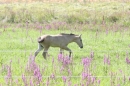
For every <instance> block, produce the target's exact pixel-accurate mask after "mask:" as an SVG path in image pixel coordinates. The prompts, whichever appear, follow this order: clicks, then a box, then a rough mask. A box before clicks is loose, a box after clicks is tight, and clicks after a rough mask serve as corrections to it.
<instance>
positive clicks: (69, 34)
mask: <svg viewBox="0 0 130 86" xmlns="http://www.w3.org/2000/svg"><path fill="white" fill-rule="evenodd" d="M60 34H61V35H75V34H73V33H70V34H68V33H60Z"/></svg>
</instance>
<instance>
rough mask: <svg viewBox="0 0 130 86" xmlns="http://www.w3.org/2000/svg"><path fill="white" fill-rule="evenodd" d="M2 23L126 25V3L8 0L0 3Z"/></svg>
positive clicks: (127, 4) (127, 18)
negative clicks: (12, 0)
mask: <svg viewBox="0 0 130 86" xmlns="http://www.w3.org/2000/svg"><path fill="white" fill-rule="evenodd" d="M0 10H1V13H0V21H1V22H2V23H26V22H30V23H41V24H45V23H52V22H56V21H58V22H66V23H67V24H106V25H110V24H113V23H118V24H119V25H120V26H124V27H129V26H130V21H129V19H130V17H129V12H130V4H129V3H125V2H124V3H121V2H111V3H108V2H104V3H101V4H99V3H85V4H81V3H72V4H69V3H60V4H59V3H42V2H37V3H23V4H20V3H14V4H13V3H12V4H3V5H0Z"/></svg>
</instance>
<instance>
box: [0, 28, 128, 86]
mask: <svg viewBox="0 0 130 86" xmlns="http://www.w3.org/2000/svg"><path fill="white" fill-rule="evenodd" d="M12 29H13V28H6V31H4V32H2V34H1V46H0V49H1V52H0V53H1V54H0V57H1V58H0V62H1V68H2V66H3V65H7V64H9V62H10V60H12V76H16V77H13V80H14V81H15V80H17V79H18V80H20V81H21V77H22V74H23V73H25V74H26V75H30V74H28V73H26V72H25V69H26V65H27V61H28V57H29V56H30V54H33V53H34V51H35V50H36V49H37V37H38V36H40V33H39V31H36V30H33V29H30V30H28V34H26V33H27V32H26V29H24V28H18V29H14V31H15V32H13V31H12ZM60 32H70V31H69V30H43V31H42V34H58V33H60ZM73 33H76V34H79V33H80V34H82V39H83V44H84V48H83V49H79V48H78V46H77V45H76V44H75V43H72V44H70V45H69V48H70V49H72V51H73V66H74V68H73V73H72V76H79V77H78V78H76V79H75V78H71V81H72V83H73V84H76V83H78V84H79V82H80V80H81V78H80V76H81V72H82V70H83V66H82V64H81V61H82V58H84V57H89V56H90V53H91V52H92V51H93V52H94V59H93V61H92V64H91V67H90V70H91V72H92V73H93V75H94V76H97V77H98V76H99V77H98V78H97V79H100V80H101V86H104V85H106V84H110V79H111V78H110V77H109V76H110V73H111V72H112V73H117V74H116V75H114V76H115V77H114V79H117V78H118V76H119V77H120V76H121V77H120V78H121V80H123V77H122V76H123V75H125V76H126V79H127V81H126V82H125V83H123V81H122V82H120V83H121V84H122V85H125V86H128V85H127V84H129V81H128V78H129V77H128V76H129V75H130V73H129V72H130V70H129V65H127V64H126V62H125V58H126V53H128V54H129V51H130V48H129V42H130V36H129V35H130V32H129V31H124V32H120V31H118V32H113V31H110V32H108V34H106V32H103V31H99V32H94V31H91V30H86V31H80V32H77V31H73ZM96 34H97V35H96ZM58 52H59V49H58V48H50V49H49V55H50V57H48V58H47V61H46V60H45V59H44V58H43V57H42V53H39V55H38V56H37V57H36V63H37V64H38V65H40V67H41V69H42V68H44V67H45V66H47V68H46V69H45V71H44V72H43V76H50V75H51V74H52V73H55V76H63V75H64V74H65V75H66V74H67V73H66V72H65V71H64V72H63V73H62V74H60V69H59V68H60V66H61V65H60V64H59V63H58V62H57V56H58ZM65 53H66V54H68V52H65ZM118 54H119V59H118V58H117V55H118ZM104 55H106V56H108V55H109V56H110V65H108V66H105V65H104V63H103V59H104ZM52 58H54V60H55V64H56V66H55V67H56V72H54V70H55V69H52V66H53V65H52ZM106 67H107V69H106V71H107V73H105V70H104V68H106ZM119 70H122V71H123V73H120V72H119ZM6 73H7V70H6V69H5V70H1V77H4V76H5V75H6ZM118 73H119V74H118ZM17 76H20V77H17ZM107 76H108V77H107ZM43 81H46V79H45V80H43ZM58 81H61V79H60V78H58V79H56V81H55V82H58ZM108 81H109V82H108ZM117 81H118V80H117ZM0 82H1V83H2V84H4V83H5V81H4V79H3V78H1V79H0ZM114 82H116V80H115V81H114ZM19 84H22V83H19ZM115 84H116V83H115ZM117 84H118V83H117ZM55 85H57V84H55ZM59 85H63V82H62V83H61V84H60V83H59Z"/></svg>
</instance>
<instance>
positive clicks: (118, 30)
mask: <svg viewBox="0 0 130 86" xmlns="http://www.w3.org/2000/svg"><path fill="white" fill-rule="evenodd" d="M129 15H130V3H129V2H127V3H125V2H100V3H99V2H93V3H85V2H84V3H77V2H76V3H47V2H46V3H43V2H32V3H11V4H0V44H1V45H0V86H129V85H130V69H129V67H130V16H129ZM59 33H74V34H82V40H83V45H84V48H83V49H80V48H79V47H78V46H77V45H76V44H75V43H71V44H69V45H68V47H69V48H70V49H71V50H72V51H73V57H72V58H71V59H70V60H69V59H67V58H68V52H67V51H64V55H63V56H62V55H61V54H59V49H58V48H52V47H51V48H50V49H49V51H48V57H47V60H45V59H44V58H43V57H42V52H40V53H39V54H38V56H37V57H36V58H34V52H35V51H36V50H37V47H38V43H37V38H38V37H39V36H41V35H43V34H59ZM34 59H35V60H34Z"/></svg>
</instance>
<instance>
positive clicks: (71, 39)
mask: <svg viewBox="0 0 130 86" xmlns="http://www.w3.org/2000/svg"><path fill="white" fill-rule="evenodd" d="M67 39H68V42H69V43H71V42H74V39H75V37H74V36H67Z"/></svg>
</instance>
